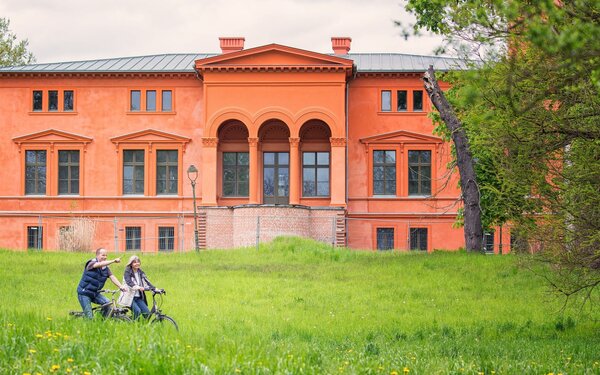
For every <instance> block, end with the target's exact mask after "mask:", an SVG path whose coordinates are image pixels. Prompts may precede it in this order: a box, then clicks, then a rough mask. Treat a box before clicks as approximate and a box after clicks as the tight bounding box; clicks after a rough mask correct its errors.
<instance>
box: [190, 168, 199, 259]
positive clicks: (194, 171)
mask: <svg viewBox="0 0 600 375" xmlns="http://www.w3.org/2000/svg"><path fill="white" fill-rule="evenodd" d="M187 176H188V178H189V179H190V183H191V184H192V200H193V202H194V244H195V245H196V251H199V250H200V247H199V245H198V214H197V213H196V179H197V178H198V169H197V168H196V167H195V166H194V165H193V164H192V165H190V167H189V168H188V169H187Z"/></svg>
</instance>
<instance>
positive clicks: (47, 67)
mask: <svg viewBox="0 0 600 375" xmlns="http://www.w3.org/2000/svg"><path fill="white" fill-rule="evenodd" d="M217 55H218V54H214V53H212V54H197V53H177V54H163V55H150V56H136V57H120V58H112V59H100V60H87V61H70V62H58V63H42V64H30V65H21V66H9V67H1V68H0V73H193V72H194V62H195V61H196V60H198V59H205V58H208V57H213V56H217ZM336 56H338V57H343V58H347V59H350V60H353V61H354V65H356V69H357V72H359V73H370V72H372V73H376V72H424V71H426V70H427V69H428V68H429V65H433V66H434V68H435V69H436V70H438V71H448V70H457V69H464V68H465V64H464V62H463V61H461V60H460V59H457V58H451V57H439V56H419V55H406V54H399V53H350V54H348V55H336Z"/></svg>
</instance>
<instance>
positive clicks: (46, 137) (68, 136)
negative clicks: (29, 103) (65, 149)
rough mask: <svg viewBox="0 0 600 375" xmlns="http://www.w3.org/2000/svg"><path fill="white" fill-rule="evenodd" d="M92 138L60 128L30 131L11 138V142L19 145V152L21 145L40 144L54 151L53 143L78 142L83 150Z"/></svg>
mask: <svg viewBox="0 0 600 375" xmlns="http://www.w3.org/2000/svg"><path fill="white" fill-rule="evenodd" d="M92 140H93V139H92V138H90V137H86V136H83V135H79V134H75V133H69V132H65V131H62V130H56V129H48V130H44V131H41V132H37V133H31V134H26V135H22V136H19V137H15V138H13V142H15V143H16V144H17V146H18V147H19V152H21V147H22V145H24V144H25V145H31V144H41V145H47V146H49V147H50V151H51V152H53V151H54V145H56V144H58V145H64V144H71V145H73V144H78V145H82V146H83V150H84V152H85V151H86V147H87V144H88V143H91V142H92Z"/></svg>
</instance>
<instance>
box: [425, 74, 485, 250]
mask: <svg viewBox="0 0 600 375" xmlns="http://www.w3.org/2000/svg"><path fill="white" fill-rule="evenodd" d="M423 81H424V82H425V90H426V91H427V94H428V95H429V98H430V99H431V101H432V103H433V104H434V105H435V108H437V110H438V112H439V113H440V118H441V120H442V121H443V122H444V123H445V124H446V127H447V130H448V131H449V132H450V137H451V138H452V141H453V142H454V150H455V154H456V165H457V167H458V173H459V175H460V188H461V192H462V201H463V204H464V206H463V207H464V208H463V210H464V214H463V217H464V219H463V223H464V228H465V229H464V232H465V246H466V248H467V251H477V252H481V251H482V250H483V228H482V225H481V209H480V203H479V198H480V197H479V187H478V186H477V176H476V174H475V167H474V162H473V156H472V155H471V151H470V149H469V139H468V137H467V134H466V133H465V129H464V128H463V126H462V124H461V122H460V120H459V119H458V118H457V117H456V114H455V113H454V109H453V108H452V105H450V103H449V102H448V100H447V99H446V96H445V95H444V92H443V91H442V89H441V88H440V86H439V84H438V82H437V80H436V78H435V71H434V70H433V66H429V69H428V70H427V72H426V73H425V76H424V78H423Z"/></svg>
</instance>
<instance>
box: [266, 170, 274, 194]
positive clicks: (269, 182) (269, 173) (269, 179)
mask: <svg viewBox="0 0 600 375" xmlns="http://www.w3.org/2000/svg"><path fill="white" fill-rule="evenodd" d="M263 180H264V182H263V192H264V195H265V196H269V197H272V196H273V195H274V194H275V181H274V180H275V169H274V168H271V167H265V169H264V178H263Z"/></svg>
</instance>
